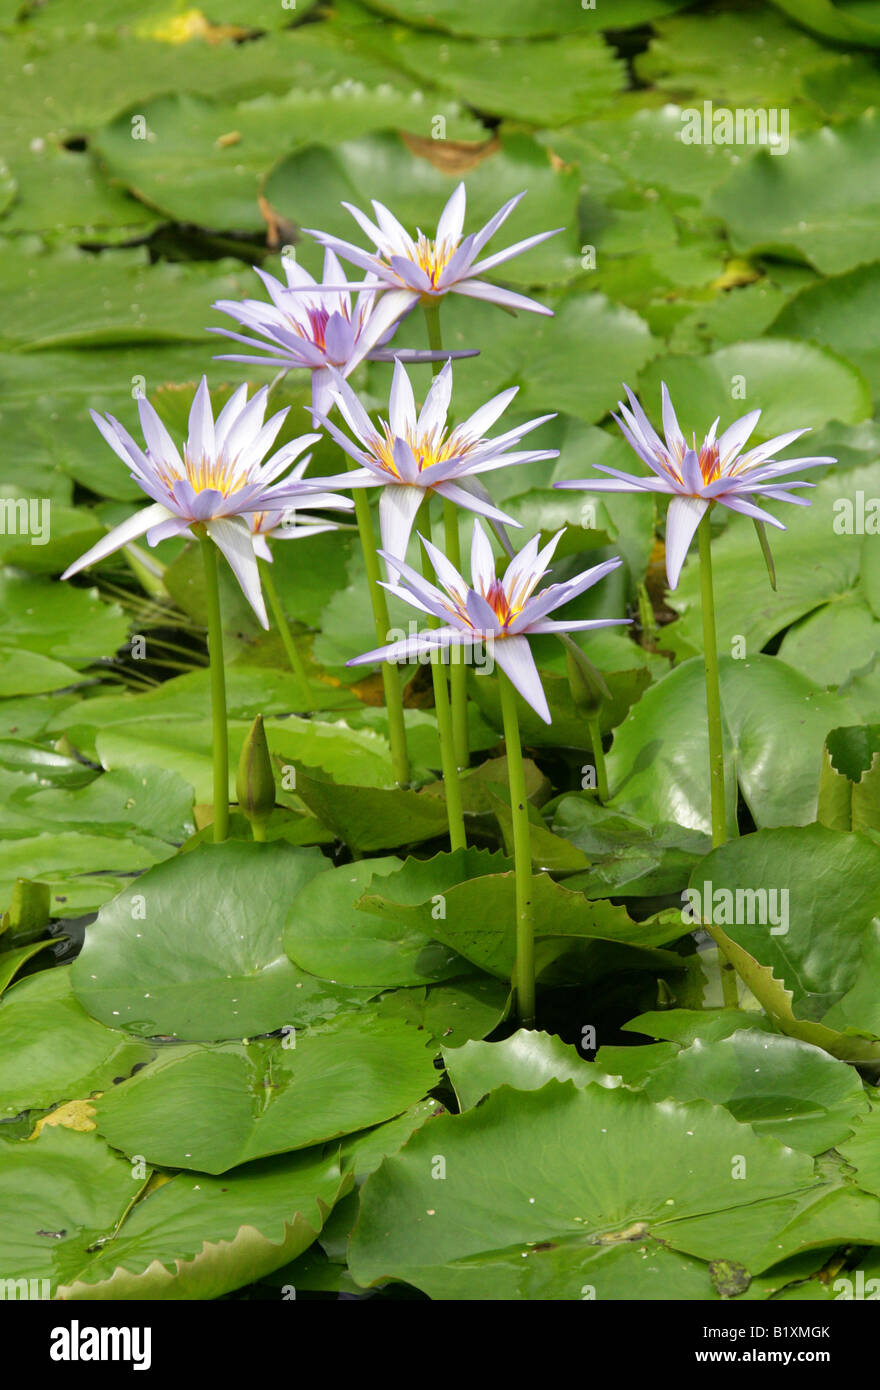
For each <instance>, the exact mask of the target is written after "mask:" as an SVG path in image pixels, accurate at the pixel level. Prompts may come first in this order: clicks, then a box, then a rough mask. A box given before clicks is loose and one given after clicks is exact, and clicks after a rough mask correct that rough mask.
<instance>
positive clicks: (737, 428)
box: [718, 410, 761, 466]
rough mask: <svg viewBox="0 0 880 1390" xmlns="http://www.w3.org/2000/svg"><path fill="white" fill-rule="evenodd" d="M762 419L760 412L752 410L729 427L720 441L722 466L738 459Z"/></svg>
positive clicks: (719, 453) (719, 451)
mask: <svg viewBox="0 0 880 1390" xmlns="http://www.w3.org/2000/svg"><path fill="white" fill-rule="evenodd" d="M760 417H761V412H760V410H750V411H749V413H748V415H742V416H740V418H739V419H738V420H734V422H733V424H732V425H728V427H727V429H726V430H725V431H724V433H723V434H722V436H721V438H720V439H719V441H718V458H719V459H720V461H721V464H722V466H723V465H724V463H725V461H727V460H732V459H734V458H736V456H737V454H738V453H739V452H740V450H741V449H742V447H743V445H744V444H745V442H746V440H747V439H748V437H749V435H750V434H751V433H752V430H753V429H754V428H755V426H756V425H757V423H758V420H759V419H760Z"/></svg>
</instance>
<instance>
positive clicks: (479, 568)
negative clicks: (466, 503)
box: [471, 521, 495, 594]
mask: <svg viewBox="0 0 880 1390" xmlns="http://www.w3.org/2000/svg"><path fill="white" fill-rule="evenodd" d="M494 578H495V556H494V554H493V551H492V543H491V541H490V540H489V537H488V536H487V535H486V532H485V531H484V530H483V528H482V526H481V525H480V523H479V521H474V534H473V537H472V539H471V583H472V584H473V586H474V588H475V589H479V591H480V592H481V593H483V594H485V593H486V591H487V589H488V588H489V585H490V584H491V583H492V580H493V579H494Z"/></svg>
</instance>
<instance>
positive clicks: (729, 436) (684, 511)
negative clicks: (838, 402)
mask: <svg viewBox="0 0 880 1390" xmlns="http://www.w3.org/2000/svg"><path fill="white" fill-rule="evenodd" d="M624 390H625V391H626V394H627V396H628V398H629V403H630V407H631V409H629V410H628V409H627V408H626V406H625V405H624V404H623V402H622V401H621V402H619V403H618V404H619V407H620V416H617V415H615V416H614V419H615V420H616V421H617V423H618V425H619V426H620V428H621V430H622V431H623V434H624V437H625V439H626V440H627V442H628V443H629V444H630V445H631V446H632V448H633V449H634V450H635V452H636V453H637V454H638V456H639V458H640V459H641V460H642V461H643V463H646V464H647V465H648V467H649V468H650V470H651V476H650V477H635V476H633V475H632V474H630V473H623V472H621V471H620V470H619V469H617V468H610V467H607V466H605V465H603V464H596V467H597V468H598V469H599V470H600V472H602V473H608V474H610V475H611V476H610V478H607V479H596V480H593V479H592V478H585V479H582V480H580V481H578V482H569V481H565V482H559V483H554V487H558V488H580V489H583V490H585V491H587V492H665V493H668V494H669V495H670V496H671V498H672V501H671V502H670V504H669V510H668V512H667V514H666V575H667V578H668V580H669V587H670V589H674V588H675V587H676V586H677V584H678V578H679V575H680V573H681V567H682V565H683V564H684V561H685V557H686V555H687V552H688V549H689V547H690V543H691V541H692V540H693V537H694V533H695V531H696V529H697V527H698V526H699V524H700V521H701V520H702V518H703V516H704V515H705V513H706V510H707V509H708V507H709V506H710V505H711V504H712V503H714V502H720V503H721V505H722V506H723V507H728V508H729V509H730V511H732V512H740V513H741V514H742V515H743V516H750V517H751V518H752V519H753V520H754V521H756V522H761V523H763V522H766V523H767V524H768V525H770V526H775V527H777V528H778V529H779V530H780V531H784V530H785V529H786V527H785V526H784V524H783V523H782V522H781V521H779V520H778V519H777V518H776V517H775V516H773V515H772V514H771V513H770V512H768V511H766V510H765V509H764V508H763V507H760V506H758V505H757V503H756V502H755V501H753V500H750V499H753V498H759V499H762V500H763V499H765V498H766V499H767V500H768V501H774V502H794V503H796V504H797V505H798V506H801V507H808V506H809V505H810V503H809V499H808V498H806V497H797V496H795V495H794V494H793V493H792V492H791V489H792V488H803V487H814V486H815V484H813V483H810V482H806V481H804V480H803V479H792V478H790V477H789V474H791V473H796V472H798V471H800V470H801V469H803V468H819V467H821V466H822V465H823V464H827V463H835V462H836V460H835V459H833V458H824V457H810V458H797V459H783V460H781V461H780V460H777V459H775V458H774V457H773V455H774V454H776V453H777V452H778V451H779V450H780V449H784V448H786V446H787V445H789V444H791V443H793V441H794V440H795V439H799V438H800V436H801V435H802V434H806V433H808V431H807V430H806V429H800V430H789V431H788V433H786V434H779V435H776V437H775V438H773V439H768V440H767V441H766V443H764V444H759V445H757V446H755V447H753V448H751V449H749V450H747V451H746V452H743V450H744V446H745V444H746V441H747V440H748V438H749V436H750V435H751V433H752V431H753V430H754V428H755V426H756V424H757V423H758V419H759V417H760V414H761V412H760V410H751V411H749V413H748V414H747V415H743V416H742V417H741V418H740V419H739V420H735V421H734V422H733V424H732V425H730V426H728V428H727V429H726V430H725V431H724V432H723V434H722V435H721V436H720V437H716V434H717V429H718V420H716V421H715V423H714V424H713V425H712V428H711V429H710V430H709V433H708V434H707V435H706V437H705V439H704V440H703V443H702V445H701V446H700V447H699V448H697V441H696V436H694V438H693V443H692V445H688V443H687V440H686V439H685V437H684V434H683V433H682V431H681V429H680V427H679V424H678V420H677V418H676V414H675V410H674V409H673V406H672V401H671V400H670V397H669V392H668V390H667V389H666V385H665V383H664V384H663V386H662V414H663V432H664V435H665V440H662V439H661V438H660V436H659V435H658V434H657V433H656V431H655V430H654V428H653V426H652V425H651V422H650V421H649V419H648V417H647V415H646V414H645V412H644V410H643V409H642V407H641V405H640V404H639V402H638V401H637V400H636V398H635V396H634V395H633V393H632V391H630V389H629V387H628V386H626V384H624ZM621 417H622V418H621ZM719 419H720V417H719ZM780 479H785V481H784V482H782V483H780ZM759 534H760V532H759Z"/></svg>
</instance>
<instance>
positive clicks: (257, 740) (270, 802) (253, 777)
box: [235, 714, 275, 838]
mask: <svg viewBox="0 0 880 1390" xmlns="http://www.w3.org/2000/svg"><path fill="white" fill-rule="evenodd" d="M235 790H236V795H237V797H238V806H239V810H241V811H243V812H244V814H245V815H246V816H247V818H248V820H249V821H250V822H251V825H252V826H253V827H254V831H255V838H256V830H257V827H259V828H260V829H262V827H263V826H264V824H265V822H266V821H267V820H268V819H269V816H270V815H271V813H272V808H273V807H274V805H275V775H274V773H273V771H272V760H271V758H270V757H269V745H268V743H267V742H266V731H265V729H264V728H263V716H262V715H261V714H258V715H257V717H256V719H255V720H254V722H253V724H252V725H251V727H250V729H249V730H248V735H247V738H246V739H245V741H244V747H243V748H242V750H241V757H240V758H239V760H238V775H237V777H236V779H235Z"/></svg>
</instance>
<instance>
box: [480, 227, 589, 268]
mask: <svg viewBox="0 0 880 1390" xmlns="http://www.w3.org/2000/svg"><path fill="white" fill-rule="evenodd" d="M564 230H565V228H564V227H554V228H552V230H551V231H549V232H538V233H537V234H536V235H535V236H527V237H525V238H524V239H523V240H522V241H515V242H514V243H513V245H512V246H505V248H504V250H503V251H496V252H495V254H494V255H493V256H485V257H484V258H483V260H481V261H475V262H474V264H473V265H472V266H471V267H470V269H469V270H468V275H485V273H486V271H487V270H494V269H495V267H496V266H497V265H503V264H504V262H505V261H509V260H511V258H512V257H513V256H520V255H522V253H523V252H524V251H531V249H532V247H533V246H538V245H539V244H540V243H541V242H542V241H546V240H547V238H548V237H551V236H558V235H559V233H560V232H562V231H564Z"/></svg>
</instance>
